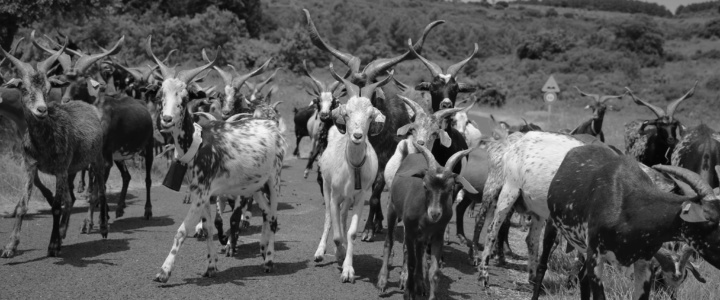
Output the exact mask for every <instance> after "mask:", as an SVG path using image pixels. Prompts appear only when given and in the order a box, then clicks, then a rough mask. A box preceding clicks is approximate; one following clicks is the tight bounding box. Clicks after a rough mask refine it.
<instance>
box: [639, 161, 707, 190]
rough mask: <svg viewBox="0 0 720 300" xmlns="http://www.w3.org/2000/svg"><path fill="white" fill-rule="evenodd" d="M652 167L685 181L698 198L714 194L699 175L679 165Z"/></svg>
mask: <svg viewBox="0 0 720 300" xmlns="http://www.w3.org/2000/svg"><path fill="white" fill-rule="evenodd" d="M653 169H656V170H659V171H662V172H665V173H668V174H671V175H674V176H675V177H677V178H678V179H680V180H682V181H683V182H685V183H687V184H688V185H689V186H690V187H691V188H692V189H693V190H694V191H695V193H697V194H698V196H700V198H705V197H706V196H713V195H714V194H715V193H714V192H713V190H712V188H710V186H708V184H707V183H706V182H705V181H704V180H703V179H702V178H701V177H700V175H698V174H697V173H695V172H693V171H690V170H688V169H685V168H681V167H676V166H666V165H654V166H653Z"/></svg>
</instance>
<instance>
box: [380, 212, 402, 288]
mask: <svg viewBox="0 0 720 300" xmlns="http://www.w3.org/2000/svg"><path fill="white" fill-rule="evenodd" d="M387 218H388V221H387V222H388V224H387V226H388V230H387V235H385V245H384V247H383V261H382V267H381V268H380V273H379V274H378V282H377V287H378V289H380V292H382V293H384V292H385V289H386V288H387V281H388V272H389V271H388V268H389V266H390V259H391V257H390V256H391V253H392V248H393V243H394V242H395V236H394V232H395V224H396V222H397V214H396V213H395V207H394V206H393V205H392V203H391V204H390V205H388V210H387Z"/></svg>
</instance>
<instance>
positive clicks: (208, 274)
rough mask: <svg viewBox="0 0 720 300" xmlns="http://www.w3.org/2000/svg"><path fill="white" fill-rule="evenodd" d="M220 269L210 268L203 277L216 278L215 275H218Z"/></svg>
mask: <svg viewBox="0 0 720 300" xmlns="http://www.w3.org/2000/svg"><path fill="white" fill-rule="evenodd" d="M217 272H218V269H217V267H214V266H213V267H208V268H207V271H205V273H204V274H203V275H202V276H203V277H215V274H217Z"/></svg>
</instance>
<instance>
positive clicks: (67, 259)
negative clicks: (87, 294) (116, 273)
mask: <svg viewBox="0 0 720 300" xmlns="http://www.w3.org/2000/svg"><path fill="white" fill-rule="evenodd" d="M131 240H132V239H107V240H102V239H100V240H94V241H88V242H83V243H77V244H69V245H63V247H62V249H61V253H60V257H58V258H49V257H47V256H42V257H38V258H34V259H31V260H27V261H19V262H12V263H8V264H7V265H9V266H14V265H22V264H27V263H32V262H37V261H41V260H45V259H60V260H59V261H56V262H53V263H54V264H56V265H61V266H64V265H70V266H74V267H80V268H84V267H87V266H89V265H94V264H103V265H109V266H114V265H117V263H115V262H113V260H109V259H88V258H92V257H98V256H102V255H105V254H109V253H115V252H124V251H127V250H130V241H131ZM27 251H29V250H26V251H23V253H24V252H27Z"/></svg>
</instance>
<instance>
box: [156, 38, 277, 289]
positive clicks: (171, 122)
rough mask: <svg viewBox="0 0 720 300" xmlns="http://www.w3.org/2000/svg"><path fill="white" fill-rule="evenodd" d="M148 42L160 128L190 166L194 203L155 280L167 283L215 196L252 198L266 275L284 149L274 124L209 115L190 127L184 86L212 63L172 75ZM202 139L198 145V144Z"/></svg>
mask: <svg viewBox="0 0 720 300" xmlns="http://www.w3.org/2000/svg"><path fill="white" fill-rule="evenodd" d="M151 41H152V37H149V38H148V43H147V49H146V50H147V52H148V54H149V55H150V56H152V58H153V59H154V60H155V62H156V63H157V64H158V66H159V68H160V71H161V73H162V76H163V83H162V88H161V89H160V91H159V93H158V96H159V97H160V99H161V100H162V101H161V107H160V111H161V112H162V115H161V116H162V117H161V123H160V125H161V128H162V129H163V130H165V131H169V132H171V133H172V135H173V140H174V142H175V151H176V157H178V158H181V159H182V161H181V162H183V163H187V162H189V161H192V162H193V165H192V167H191V168H190V169H191V178H192V182H191V183H190V192H191V195H192V198H193V204H191V205H190V210H189V211H188V214H187V216H186V217H185V220H184V221H183V223H182V224H180V227H179V228H178V231H177V234H176V235H175V238H174V243H173V247H172V249H171V251H170V254H169V255H168V257H167V259H166V260H165V262H164V263H163V266H162V268H161V270H160V272H159V273H158V274H157V275H156V276H155V280H156V281H159V282H167V280H168V279H169V278H170V274H171V272H172V269H173V265H174V262H175V257H176V255H177V252H178V250H179V248H180V246H181V245H182V243H183V242H184V240H185V238H186V235H187V233H186V228H187V226H193V225H194V224H197V223H198V221H200V218H201V217H203V218H205V219H210V215H211V214H210V210H211V208H210V201H209V199H208V197H209V196H217V195H234V196H246V197H247V196H250V195H253V194H254V196H255V197H254V198H255V199H256V200H257V202H258V204H259V206H260V208H261V210H262V211H263V216H264V217H263V230H262V231H263V232H262V239H261V241H260V252H261V255H262V256H263V260H264V267H265V271H266V272H269V271H270V270H271V269H272V266H273V258H274V256H273V255H274V252H275V232H276V231H277V215H276V212H277V204H278V199H277V197H278V196H279V195H278V193H279V192H280V172H281V171H282V165H283V158H284V155H285V148H286V146H287V145H286V143H285V139H284V138H283V137H282V135H281V134H280V131H279V130H278V128H277V123H276V122H274V121H271V120H256V119H246V120H240V121H238V122H232V123H225V122H215V121H214V117H212V115H209V114H204V113H198V114H199V115H200V116H201V118H205V119H206V121H207V122H206V124H205V125H203V126H200V125H193V123H192V116H191V115H190V113H189V111H188V110H187V109H186V105H187V103H188V91H187V85H188V84H189V83H190V82H191V81H192V79H193V77H195V76H197V75H198V74H199V73H200V72H202V71H203V70H205V69H207V68H210V67H211V66H213V65H214V63H215V61H214V60H213V61H211V62H210V63H208V64H206V65H203V66H201V67H198V68H195V69H191V70H184V71H179V72H175V70H174V68H169V67H167V66H166V65H165V64H163V63H162V62H161V61H160V60H159V59H158V58H157V57H156V56H155V55H154V54H153V53H152V48H151ZM203 52H204V51H203ZM198 127H201V128H198ZM200 139H201V140H202V142H201V144H202V146H198V145H197V144H198V141H200ZM193 144H195V146H193ZM194 149H197V151H194ZM193 152H195V153H194V154H193ZM188 156H189V157H188ZM264 193H267V194H268V195H269V201H268V200H267V199H265V197H264ZM205 230H207V231H208V236H210V237H212V236H213V232H212V227H210V226H206V228H205ZM206 244H207V247H208V264H207V271H206V272H205V273H204V274H203V276H208V277H212V276H214V275H215V274H216V273H217V260H218V258H217V252H216V251H215V244H214V243H213V242H212V239H211V238H208V239H206Z"/></svg>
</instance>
